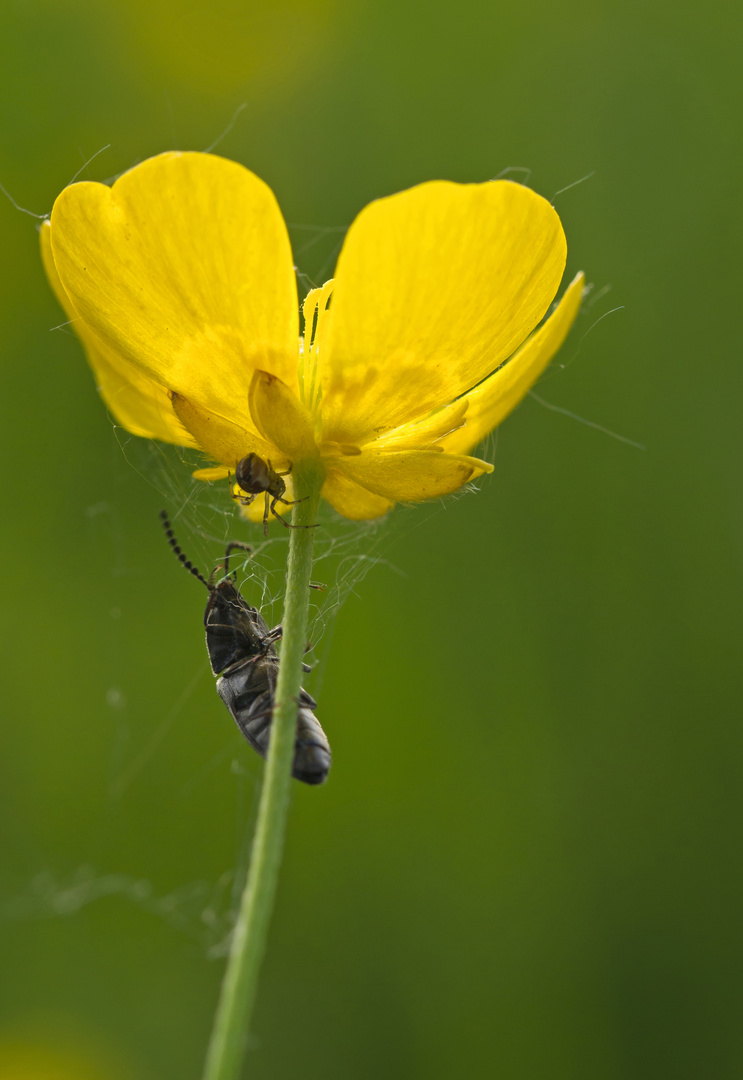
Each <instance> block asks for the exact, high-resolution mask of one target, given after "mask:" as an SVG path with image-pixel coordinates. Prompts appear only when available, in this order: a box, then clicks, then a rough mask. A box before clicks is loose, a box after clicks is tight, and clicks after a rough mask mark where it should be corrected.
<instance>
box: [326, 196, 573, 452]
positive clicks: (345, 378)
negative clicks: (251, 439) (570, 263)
mask: <svg viewBox="0 0 743 1080" xmlns="http://www.w3.org/2000/svg"><path fill="white" fill-rule="evenodd" d="M565 252H566V244H565V236H564V233H563V230H562V226H561V224H560V219H559V218H558V216H557V214H556V213H555V211H554V209H553V208H552V207H551V206H550V204H549V203H548V202H547V201H546V200H545V199H543V198H541V197H540V196H539V195H536V194H535V193H534V192H533V191H530V190H529V189H528V188H525V187H521V186H520V185H519V184H514V183H511V182H510V181H507V180H498V181H493V182H490V183H486V184H453V183H449V182H446V181H432V182H430V183H427V184H421V185H420V186H419V187H415V188H411V189H410V190H409V191H403V192H401V193H400V194H399V195H393V196H391V197H390V198H386V199H380V200H379V201H377V202H373V203H371V204H370V205H369V206H367V207H366V209H365V210H363V211H362V212H361V213H360V214H359V216H358V217H357V218H356V220H355V222H354V223H353V225H352V226H351V228H350V230H349V232H348V236H347V237H346V241H345V243H344V245H343V250H342V251H341V254H340V258H339V260H338V267H337V270H336V275H335V291H334V295H333V301H332V305H331V308H330V325H329V327H328V329H327V335H328V337H327V345H326V346H324V352H323V358H322V360H321V367H322V378H323V406H322V411H323V438H324V439H328V440H335V441H337V442H350V443H364V442H368V441H369V440H370V439H371V438H374V437H375V436H378V435H380V434H383V433H384V432H385V431H388V430H389V429H390V428H393V427H397V426H398V425H400V424H403V423H407V422H410V421H412V420H416V419H418V418H419V417H421V416H426V415H427V414H428V413H430V412H431V411H432V410H434V409H436V408H438V407H440V406H442V405H445V404H447V403H448V402H450V401H452V400H453V399H454V398H456V397H458V396H460V395H461V394H463V393H465V392H466V391H467V390H469V389H470V388H471V387H472V386H474V385H475V384H476V383H478V382H480V381H481V380H482V379H484V378H485V377H486V376H487V375H489V374H490V373H491V372H492V371H494V370H495V368H496V367H498V365H499V364H501V363H502V362H503V360H505V359H506V357H508V356H510V355H511V353H512V352H513V351H514V350H515V349H516V348H518V346H519V345H520V344H521V343H522V342H523V341H524V339H525V338H526V337H527V335H528V334H529V333H531V331H532V330H533V329H534V327H535V326H536V325H537V323H538V322H539V321H540V319H541V318H542V316H543V315H544V313H545V311H546V310H547V308H548V307H549V304H550V302H551V300H552V298H553V297H554V295H555V292H556V291H557V287H558V285H559V283H560V278H561V276H562V272H563V268H564V266H565Z"/></svg>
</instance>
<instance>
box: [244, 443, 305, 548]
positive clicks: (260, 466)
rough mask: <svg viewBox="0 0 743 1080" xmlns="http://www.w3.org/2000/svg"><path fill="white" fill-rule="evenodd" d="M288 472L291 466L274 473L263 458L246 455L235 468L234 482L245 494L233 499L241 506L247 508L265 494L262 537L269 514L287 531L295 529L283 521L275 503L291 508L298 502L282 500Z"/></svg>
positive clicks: (266, 526) (266, 532) (265, 531)
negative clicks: (281, 471)
mask: <svg viewBox="0 0 743 1080" xmlns="http://www.w3.org/2000/svg"><path fill="white" fill-rule="evenodd" d="M290 472H291V466H289V468H288V469H287V470H286V472H283V473H280V472H276V470H275V469H274V468H273V466H272V465H271V462H270V461H264V460H263V458H261V457H258V455H257V454H247V455H246V456H245V457H244V458H242V459H241V460H240V461H238V463H237V465H236V466H235V480H236V481H237V483H238V486H239V487H240V489H241V491H244V492H245V494H244V495H233V498H234V499H237V501H238V502H239V503H240V504H241V505H242V506H249V505H250V504H251V503H252V502H253V500H254V499H255V498H256V497H257V496H258V495H261V494H263V493H265V496H266V508H265V510H264V513H263V533H264V536H268V516H269V514H273V516H274V517H275V518H277V520H278V521H280V522H281V524H282V525H285V526H286V527H287V529H293V528H295V527H296V526H294V525H290V524H289V522H288V521H285V520H284V518H283V517H282V516H281V514H280V513H279V512H278V510H277V509H276V504H277V503H283V504H284V505H285V506H293V505H294V503H295V502H299V501H300V500H299V499H285V498H284V495H285V493H286V483H285V482H284V479H283V478H284V477H285V476H288V475H289V473H290ZM303 527H306V526H303Z"/></svg>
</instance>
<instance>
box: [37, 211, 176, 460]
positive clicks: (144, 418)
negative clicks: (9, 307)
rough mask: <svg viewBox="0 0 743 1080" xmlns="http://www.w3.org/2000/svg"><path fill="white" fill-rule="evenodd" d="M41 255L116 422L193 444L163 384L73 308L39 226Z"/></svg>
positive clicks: (47, 229)
mask: <svg viewBox="0 0 743 1080" xmlns="http://www.w3.org/2000/svg"><path fill="white" fill-rule="evenodd" d="M40 239H41V258H42V261H43V263H44V269H45V270H46V274H47V277H48V278H49V284H50V285H51V287H52V289H53V290H54V295H55V296H56V297H57V300H58V301H59V303H60V305H61V307H62V308H63V309H64V312H65V314H66V315H67V317H68V319H69V320H70V323H71V326H72V328H73V329H74V330H75V332H76V333H77V336H78V337H79V338H80V340H81V342H82V343H83V346H84V348H85V353H86V355H87V358H88V363H89V364H90V366H91V368H92V369H93V374H94V375H95V380H96V384H97V386H98V391H99V393H100V395H101V397H102V398H103V400H104V401H105V403H106V407H107V408H108V410H109V412H110V413H111V415H112V416H113V418H114V420H115V421H116V422H117V424H121V426H122V427H124V428H126V430H127V431H130V432H131V433H132V435H141V436H144V438H147V439H161V440H162V441H163V442H169V443H175V444H176V445H177V446H195V445H196V443H195V442H194V440H193V438H192V437H191V435H189V433H188V432H187V431H186V429H185V428H184V427H183V425H182V424H181V423H180V421H179V420H178V417H177V416H176V415H175V413H174V412H173V406H172V404H171V401H170V397H169V395H168V391H167V390H166V389H165V387H164V386H159V385H158V384H157V383H155V382H153V381H152V379H148V378H147V376H146V375H143V374H142V372H141V371H139V370H138V369H137V368H135V367H133V366H132V365H131V364H128V363H127V362H126V361H125V360H122V359H121V357H120V356H117V355H116V353H114V352H113V351H112V350H111V349H109V348H107V347H106V346H105V345H104V344H103V343H102V342H101V341H98V340H97V339H96V338H95V336H94V334H93V332H92V331H91V330H90V328H89V327H88V326H86V324H85V323H84V322H83V320H82V319H81V318H80V316H79V315H78V313H77V311H76V310H75V308H74V306H73V304H72V302H71V300H70V298H69V296H68V295H67V293H66V292H65V290H64V288H63V287H62V282H61V281H60V280H59V274H58V273H57V268H56V266H55V265H54V258H53V257H52V247H51V228H50V226H49V222H48V221H45V222H44V223H43V224H42V226H41V235H40Z"/></svg>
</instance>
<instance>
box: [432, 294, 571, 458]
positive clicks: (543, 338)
mask: <svg viewBox="0 0 743 1080" xmlns="http://www.w3.org/2000/svg"><path fill="white" fill-rule="evenodd" d="M584 281H585V278H584V275H583V274H578V275H577V277H575V278H574V279H573V281H572V282H571V283H570V285H568V287H567V289H566V290H565V295H564V296H563V298H562V300H561V301H560V303H559V304H558V305H557V307H556V309H555V310H554V311H553V313H552V314H551V315H550V317H549V319H547V321H546V322H545V324H544V325H543V326H541V327H540V328H539V330H538V331H537V332H536V333H535V334H533V335H532V337H530V338H529V340H528V341H527V342H526V344H525V345H522V347H521V348H520V349H519V351H518V352H517V353H516V354H515V355H514V356H513V357H511V359H510V360H509V361H508V363H507V364H505V365H504V366H503V367H502V368H500V369H499V370H498V371H496V372H495V374H493V375H491V376H490V378H489V379H486V380H485V382H483V383H480V385H479V386H476V387H475V389H474V390H470V392H469V394H465V396H464V397H463V398H461V401H463V402H466V403H467V404H468V406H469V408H468V410H467V414H466V422H465V425H464V427H461V428H459V429H458V430H457V431H453V432H452V433H451V434H449V435H446V436H444V438H443V439H441V441H440V443H439V445H440V446H443V447H444V449H445V450H447V451H449V453H452V454H466V453H467V452H468V451H470V450H472V449H474V447H475V446H477V444H478V443H479V442H481V441H482V439H484V438H485V436H486V435H487V434H488V432H489V431H492V430H493V428H494V427H495V426H496V425H497V424H500V422H501V420H503V418H504V417H506V416H507V415H508V413H510V411H511V410H512V409H513V408H515V407H516V405H518V403H519V402H520V401H521V399H522V397H523V396H524V395H525V394H526V393H527V391H528V390H529V387H530V386H533V384H534V383H535V382H536V380H537V379H538V378H539V376H540V375H541V374H542V372H543V371H544V369H545V368H546V367H547V365H548V364H549V362H550V360H551V359H552V357H553V356H554V355H555V353H556V352H557V350H558V349H559V348H560V346H561V345H562V343H563V341H564V340H565V338H566V337H567V335H568V331H569V330H570V327H571V326H572V325H573V322H574V320H575V317H576V315H577V314H578V311H579V309H580V302H581V297H582V295H583V283H584Z"/></svg>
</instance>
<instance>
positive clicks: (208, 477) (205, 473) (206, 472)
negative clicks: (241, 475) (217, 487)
mask: <svg viewBox="0 0 743 1080" xmlns="http://www.w3.org/2000/svg"><path fill="white" fill-rule="evenodd" d="M229 475H230V470H229V469H225V468H224V467H223V466H222V465H215V466H213V467H211V468H208V469H196V471H195V472H192V473H191V476H193V478H194V480H203V481H204V482H205V483H207V484H213V483H215V482H216V481H217V480H226V479H227V477H228V476H229Z"/></svg>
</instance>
